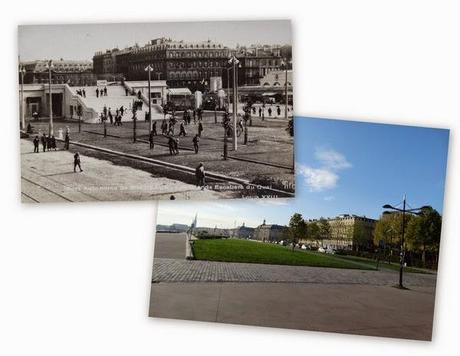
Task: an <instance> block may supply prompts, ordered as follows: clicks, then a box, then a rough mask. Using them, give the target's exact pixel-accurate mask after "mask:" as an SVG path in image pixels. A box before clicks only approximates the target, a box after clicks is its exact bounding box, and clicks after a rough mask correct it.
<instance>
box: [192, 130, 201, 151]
mask: <svg viewBox="0 0 460 356" xmlns="http://www.w3.org/2000/svg"><path fill="white" fill-rule="evenodd" d="M192 141H193V148H194V149H195V153H198V150H199V149H200V137H199V136H198V134H196V135H195V137H194V138H193V140H192Z"/></svg>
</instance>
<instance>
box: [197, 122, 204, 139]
mask: <svg viewBox="0 0 460 356" xmlns="http://www.w3.org/2000/svg"><path fill="white" fill-rule="evenodd" d="M202 132H203V124H202V123H201V121H200V122H199V123H198V137H201V133H202Z"/></svg>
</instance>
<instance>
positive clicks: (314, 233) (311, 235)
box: [307, 221, 321, 246]
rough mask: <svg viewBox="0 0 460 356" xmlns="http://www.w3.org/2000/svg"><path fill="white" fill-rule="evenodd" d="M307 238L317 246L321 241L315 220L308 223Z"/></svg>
mask: <svg viewBox="0 0 460 356" xmlns="http://www.w3.org/2000/svg"><path fill="white" fill-rule="evenodd" d="M307 232H308V239H309V240H313V241H315V242H316V244H317V245H318V246H319V242H320V241H321V235H320V233H319V225H318V223H317V222H316V221H313V222H311V223H309V224H308V231H307Z"/></svg>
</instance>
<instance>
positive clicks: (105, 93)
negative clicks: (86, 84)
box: [104, 87, 107, 96]
mask: <svg viewBox="0 0 460 356" xmlns="http://www.w3.org/2000/svg"><path fill="white" fill-rule="evenodd" d="M104 96H107V87H104Z"/></svg>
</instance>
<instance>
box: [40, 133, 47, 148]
mask: <svg viewBox="0 0 460 356" xmlns="http://www.w3.org/2000/svg"><path fill="white" fill-rule="evenodd" d="M41 140H42V146H43V152H46V143H47V142H48V139H47V138H46V134H45V133H43V135H42V138H41Z"/></svg>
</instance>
